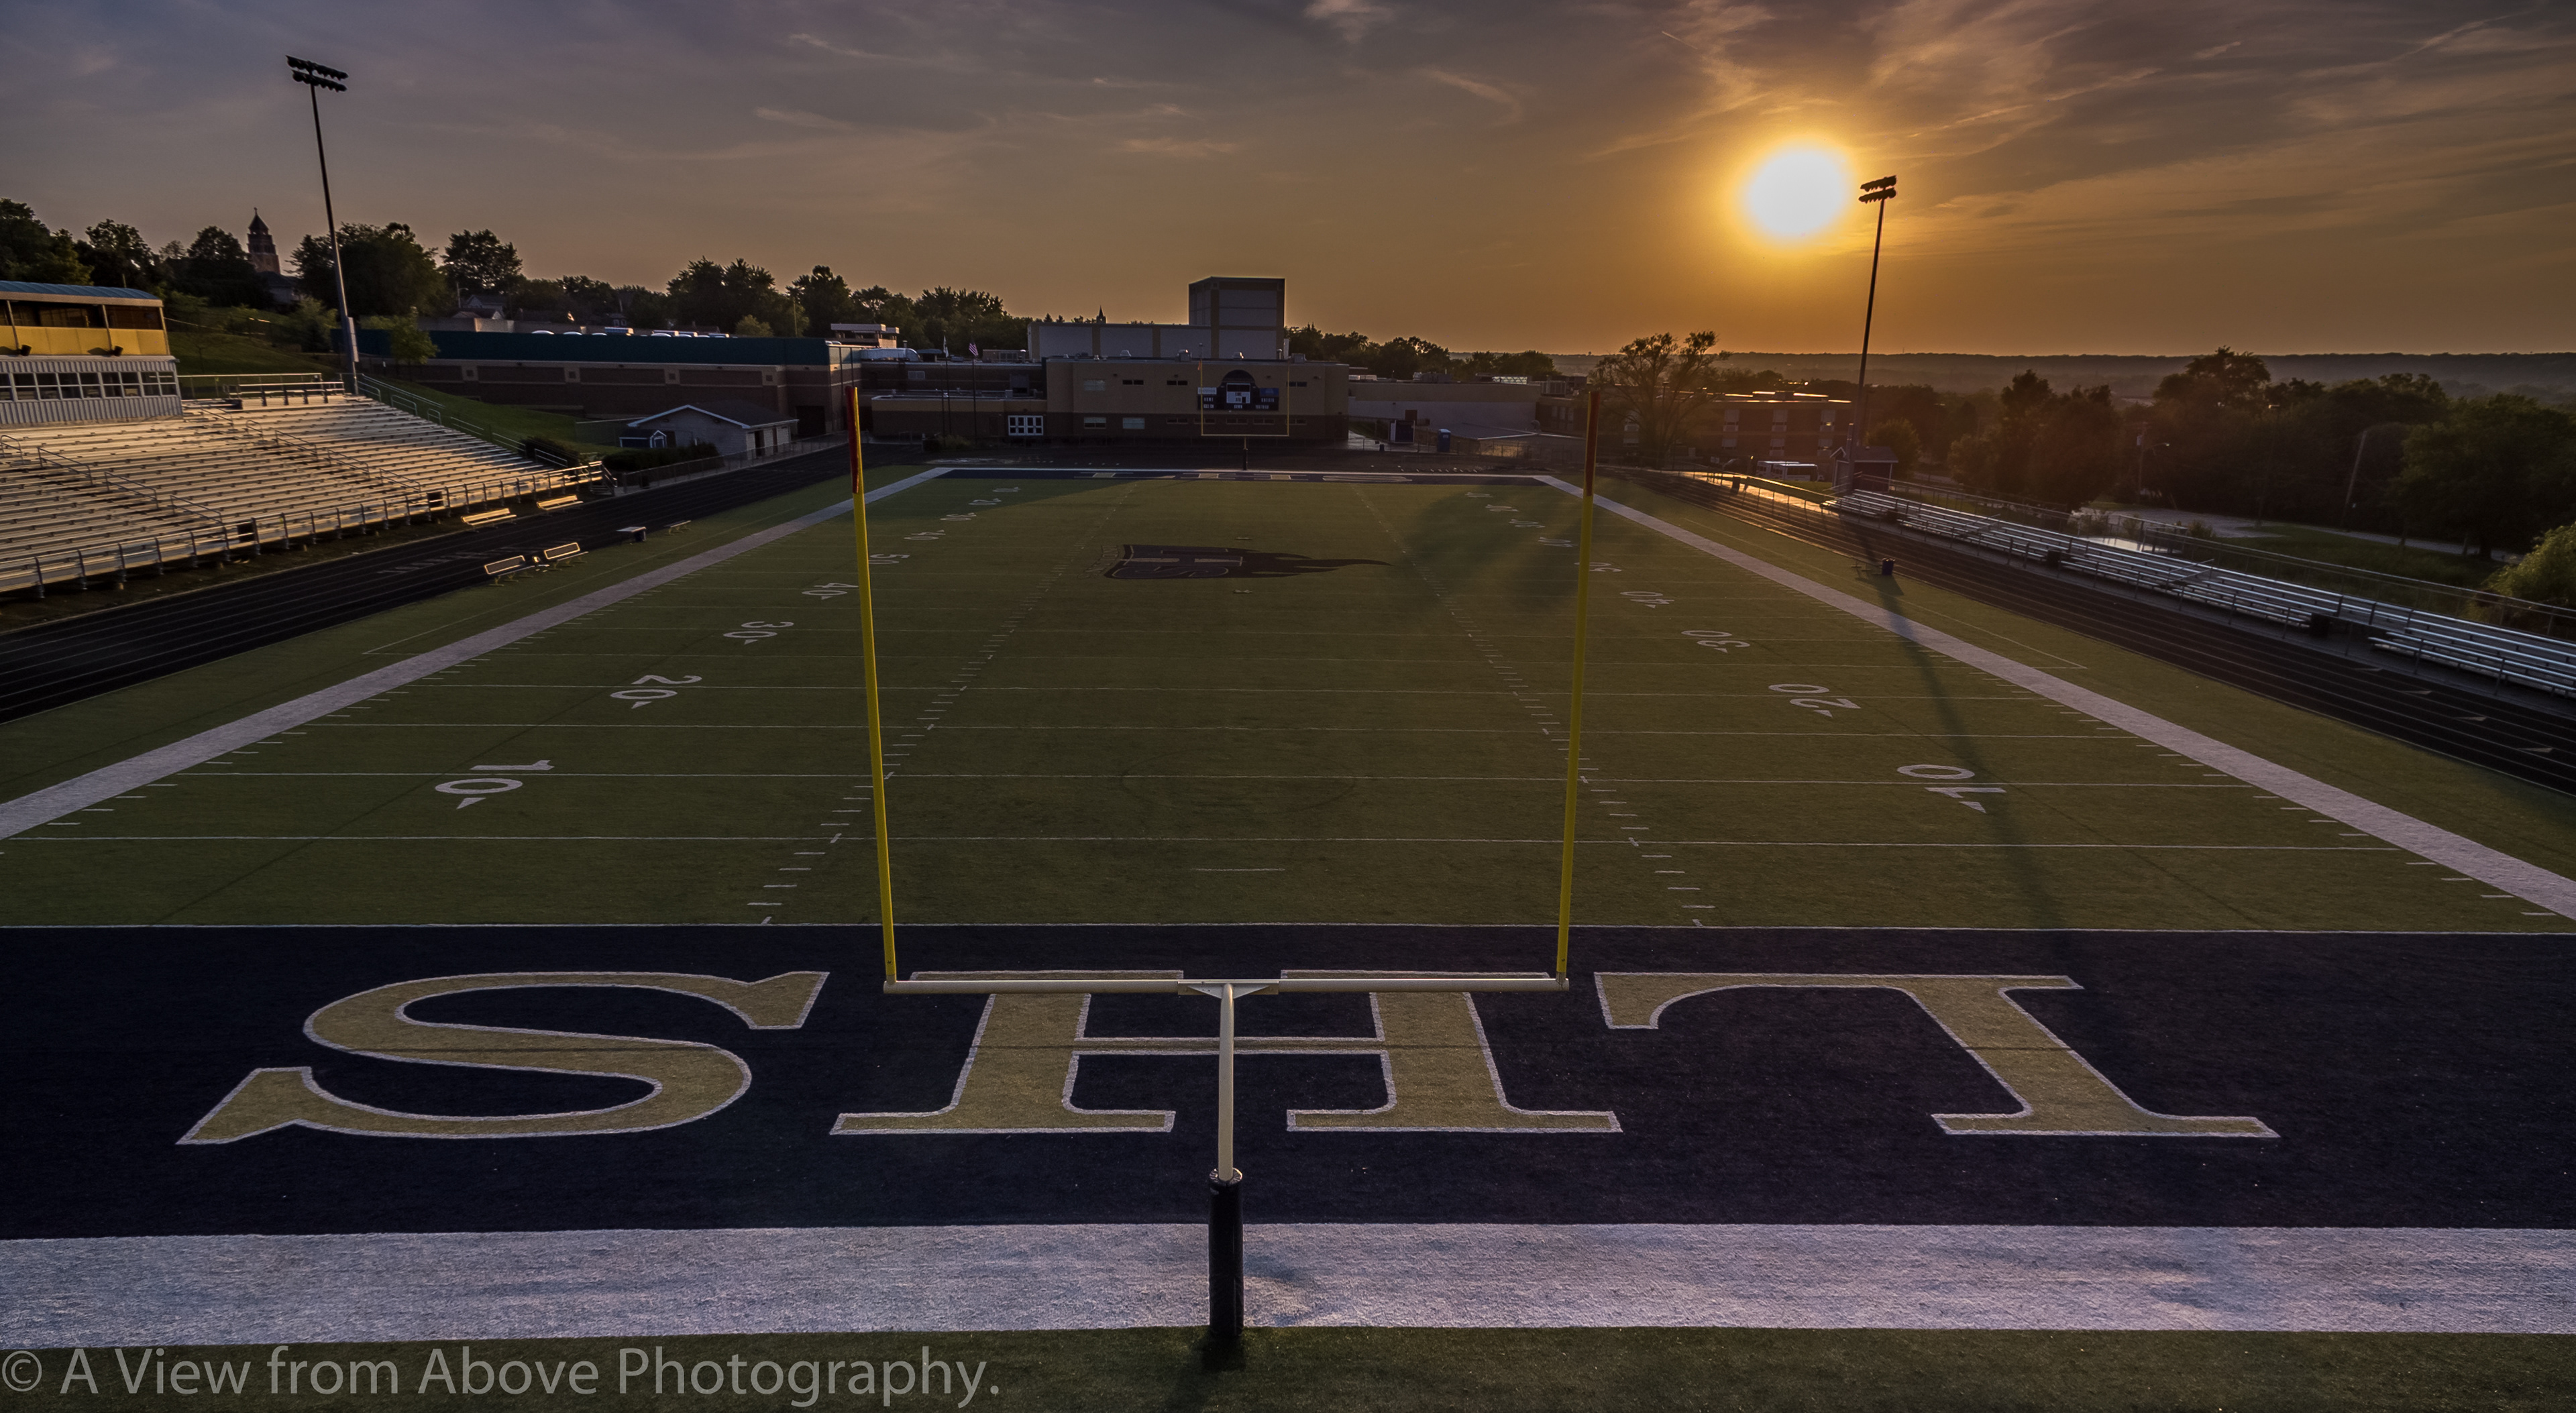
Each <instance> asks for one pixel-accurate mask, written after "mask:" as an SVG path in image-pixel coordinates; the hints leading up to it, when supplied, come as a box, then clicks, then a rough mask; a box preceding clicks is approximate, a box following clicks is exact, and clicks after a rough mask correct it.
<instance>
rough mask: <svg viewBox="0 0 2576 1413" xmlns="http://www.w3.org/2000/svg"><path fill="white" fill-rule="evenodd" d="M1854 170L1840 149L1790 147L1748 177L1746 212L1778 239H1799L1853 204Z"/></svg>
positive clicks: (1745, 200) (1745, 187) (1762, 228)
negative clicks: (1850, 170) (1846, 162)
mask: <svg viewBox="0 0 2576 1413" xmlns="http://www.w3.org/2000/svg"><path fill="white" fill-rule="evenodd" d="M1851 199H1852V196H1851V173H1850V172H1849V170H1848V169H1846V168H1845V167H1844V165H1843V159H1842V157H1841V155H1840V154H1839V153H1836V152H1835V151H1833V150H1832V149H1831V148H1826V147H1816V146H1799V147H1785V148H1782V149H1781V150H1780V151H1778V152H1775V153H1773V154H1771V156H1769V157H1768V158H1765V159H1764V160H1763V163H1762V165H1761V166H1759V167H1757V168H1755V169H1754V171H1753V176H1752V178H1751V179H1750V180H1748V181H1746V182H1745V183H1744V214H1746V215H1747V216H1750V217H1752V218H1753V224H1754V225H1755V226H1756V227H1758V228H1760V230H1761V231H1762V233H1763V234H1765V235H1767V236H1770V237H1772V238H1773V239H1775V240H1799V239H1803V238H1804V237H1807V236H1811V235H1814V234H1815V233H1817V232H1818V231H1821V230H1823V229H1824V228H1825V227H1827V226H1829V225H1832V224H1833V223H1834V220H1835V218H1836V217H1838V216H1840V215H1842V214H1843V208H1844V207H1845V206H1848V205H1849V204H1851Z"/></svg>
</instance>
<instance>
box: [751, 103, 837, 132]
mask: <svg viewBox="0 0 2576 1413" xmlns="http://www.w3.org/2000/svg"><path fill="white" fill-rule="evenodd" d="M751 115H752V116H753V117H755V118H759V119H761V120H762V121H764V122H771V123H785V124H786V125H787V126H789V127H791V128H821V129H823V130H824V131H826V132H855V131H857V129H856V128H854V127H853V126H851V125H850V124H848V123H845V122H842V121H841V120H840V119H838V118H827V117H824V116H823V115H822V114H820V113H807V112H803V111H800V110H798V109H795V108H754V109H752V110H751Z"/></svg>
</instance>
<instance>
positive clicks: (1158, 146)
mask: <svg viewBox="0 0 2576 1413" xmlns="http://www.w3.org/2000/svg"><path fill="white" fill-rule="evenodd" d="M1242 146H1243V144H1242V143H1239V142H1217V141H1214V140H1212V139H1208V138H1197V139H1190V138H1178V137H1131V138H1129V139H1127V140H1126V141H1125V142H1122V143H1120V144H1118V147H1117V150H1118V151H1120V152H1143V153H1148V154H1150V155H1152V156H1156V157H1214V156H1217V155H1218V154H1220V153H1225V152H1234V151H1237V150H1239V149H1241V148H1242Z"/></svg>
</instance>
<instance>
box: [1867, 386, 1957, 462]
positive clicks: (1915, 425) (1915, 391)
mask: <svg viewBox="0 0 2576 1413" xmlns="http://www.w3.org/2000/svg"><path fill="white" fill-rule="evenodd" d="M1869 415H1870V416H1872V417H1874V418H1876V419H1878V425H1879V426H1881V427H1884V426H1886V425H1887V424H1889V423H1891V422H1903V423H1905V424H1906V425H1907V426H1908V427H1910V428H1912V429H1913V432H1914V447H1915V459H1916V460H1917V461H1918V462H1919V461H1921V460H1922V459H1923V458H1924V457H1925V456H1930V457H1932V458H1934V459H1936V460H1937V459H1939V457H1940V456H1941V454H1942V453H1944V452H1946V451H1948V450H1949V449H1950V437H1951V433H1950V413H1949V409H1948V408H1946V407H1944V406H1942V404H1941V394H1940V393H1938V392H1936V391H1934V390H1933V389H1932V388H1930V387H1928V386H1925V385H1923V384H1919V383H1908V384H1904V385H1901V386H1897V387H1876V388H1871V389H1870V390H1869ZM1869 437H1870V441H1871V443H1872V444H1873V445H1877V446H1884V447H1890V448H1893V447H1894V445H1895V443H1893V442H1886V441H1881V440H1879V434H1878V432H1877V431H1876V430H1875V429H1873V430H1872V431H1871V432H1870V434H1869Z"/></svg>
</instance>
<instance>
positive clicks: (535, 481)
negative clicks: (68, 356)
mask: <svg viewBox="0 0 2576 1413" xmlns="http://www.w3.org/2000/svg"><path fill="white" fill-rule="evenodd" d="M596 475H597V469H596V468H595V467H575V468H570V469H562V468H556V467H550V466H543V465H539V464H538V463H536V462H533V461H530V460H527V459H526V458H524V457H521V456H519V455H517V454H515V453H513V452H511V451H507V450H504V449H503V448H500V447H496V446H493V445H492V444H490V443H488V442H484V441H481V440H479V439H477V438H474V437H471V436H468V435H466V434H464V433H462V432H458V431H456V430H454V429H452V428H448V427H442V426H439V425H438V424H436V423H433V422H428V421H425V420H423V419H421V418H418V417H414V416H411V415H410V414H408V413H404V412H399V411H396V410H394V409H393V408H390V407H386V406H384V405H382V404H381V403H376V402H372V401H367V400H364V399H357V398H347V397H331V398H327V399H320V400H315V399H304V400H285V399H276V400H270V401H268V402H267V403H265V404H262V403H260V402H257V401H247V400H246V401H244V402H242V403H240V404H231V405H228V404H219V403H205V402H199V403H191V404H189V405H188V407H187V409H186V410H185V411H184V412H183V413H182V415H180V416H177V417H155V418H144V419H137V420H131V421H94V422H55V423H39V424H35V425H29V426H12V427H8V428H6V429H0V590H6V589H25V588H35V589H37V590H38V592H42V586H43V585H45V584H47V583H63V582H70V581H80V582H86V581H87V580H88V579H89V578H91V577H93V576H96V575H98V574H101V573H117V572H123V571H127V570H130V569H132V568H135V567H145V568H156V569H157V568H159V567H160V566H163V565H166V564H168V563H169V562H171V561H173V560H177V561H180V562H198V561H200V560H202V558H203V557H205V556H208V555H214V556H218V557H229V556H232V555H236V554H241V553H258V552H260V551H261V550H263V549H266V548H283V547H287V546H291V545H293V544H296V543H298V542H303V543H310V542H311V541H312V540H313V539H315V538H316V537H319V536H322V535H326V534H328V535H335V536H336V535H341V534H346V533H348V532H349V531H351V530H358V531H365V530H368V529H370V528H373V527H377V526H382V525H386V524H399V523H403V522H406V521H409V520H412V519H414V518H417V517H424V516H426V517H431V518H436V517H440V516H444V515H448V514H461V513H463V512H465V511H468V510H470V509H471V508H473V507H476V506H499V505H502V504H504V503H506V502H509V501H513V500H521V499H525V498H529V497H535V496H540V495H544V496H549V497H552V498H555V499H556V500H557V501H558V503H560V500H561V498H562V497H564V496H567V495H569V494H571V493H572V491H573V489H574V488H575V487H576V486H578V485H580V484H582V483H584V482H586V481H589V480H591V479H594V478H595V477H596Z"/></svg>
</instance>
